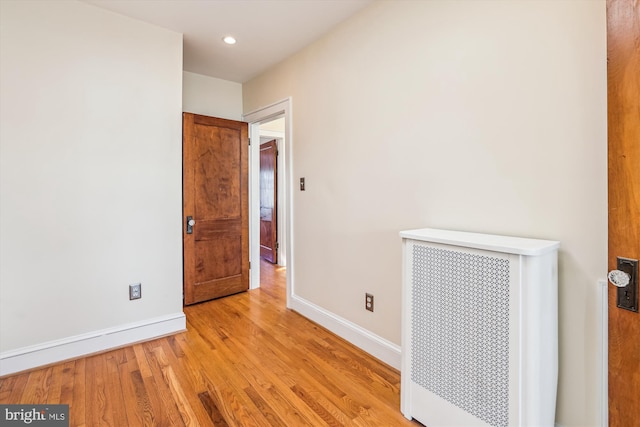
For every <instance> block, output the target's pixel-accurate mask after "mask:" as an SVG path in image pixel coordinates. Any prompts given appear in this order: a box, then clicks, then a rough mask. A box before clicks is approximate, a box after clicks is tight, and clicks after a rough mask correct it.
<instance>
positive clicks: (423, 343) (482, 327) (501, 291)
mask: <svg viewBox="0 0 640 427" xmlns="http://www.w3.org/2000/svg"><path fill="white" fill-rule="evenodd" d="M412 268H413V271H412V278H413V283H412V286H411V288H412V295H411V298H412V301H413V305H412V313H411V322H412V325H411V331H412V332H411V342H412V349H411V352H412V356H411V379H412V381H414V382H415V383H416V384H418V385H420V386H422V387H424V388H425V389H427V390H429V391H431V392H432V393H435V394H436V395H438V396H440V397H441V398H443V399H445V400H447V401H448V402H450V403H452V404H453V405H455V406H457V407H459V408H461V409H463V410H464V411H467V412H469V413H471V414H473V415H475V416H476V417H478V418H479V419H481V420H483V421H485V422H486V423H488V424H490V425H493V426H500V427H502V426H507V425H508V423H509V288H510V283H509V278H510V270H509V268H510V266H509V259H508V258H507V257H499V256H485V255H476V254H471V253H464V252H456V251H450V250H445V249H438V248H434V247H430V246H425V245H418V244H416V245H414V246H413V266H412Z"/></svg>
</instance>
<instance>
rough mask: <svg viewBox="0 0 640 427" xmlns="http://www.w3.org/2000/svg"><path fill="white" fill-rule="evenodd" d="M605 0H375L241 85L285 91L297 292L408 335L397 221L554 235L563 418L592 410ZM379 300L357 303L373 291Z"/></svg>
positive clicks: (275, 95)
mask: <svg viewBox="0 0 640 427" xmlns="http://www.w3.org/2000/svg"><path fill="white" fill-rule="evenodd" d="M605 22H606V20H605V4H604V1H577V2H576V1H509V2H505V1H457V2H454V1H422V2H417V1H411V2H409V1H382V2H376V3H374V4H372V5H371V6H370V7H368V8H366V9H364V10H363V11H362V12H361V13H359V14H357V15H356V16H354V17H353V18H352V19H350V20H348V21H346V22H345V23H343V24H342V25H340V26H338V27H337V28H336V29H335V30H333V31H332V32H331V33H329V34H328V35H327V36H325V37H324V38H322V39H321V40H319V41H317V42H316V43H314V44H313V45H311V46H309V47H307V48H306V49H303V50H302V51H300V52H299V53H298V54H296V55H295V56H294V57H292V58H290V59H289V60H287V61H285V62H283V63H281V64H279V65H278V66H276V67H275V68H273V69H272V70H270V71H268V72H266V73H265V74H263V75H261V76H259V77H257V78H256V79H254V80H252V81H250V82H247V83H246V84H244V85H243V107H244V110H245V112H248V111H253V110H256V109H257V108H259V107H261V106H264V105H269V104H271V103H273V102H275V101H278V100H281V99H284V98H286V97H288V96H291V97H292V99H293V110H294V111H293V122H292V126H293V140H292V146H293V159H294V160H293V161H294V165H293V180H294V188H295V183H296V182H297V180H298V178H299V177H302V176H304V177H306V185H307V190H306V191H305V192H299V191H296V192H295V193H294V217H293V223H294V248H293V255H294V257H295V258H294V261H293V263H294V265H295V272H294V277H293V280H294V289H295V293H296V295H298V296H300V297H302V298H304V299H306V300H308V301H310V302H311V303H313V304H316V305H317V306H319V307H321V308H322V309H324V310H327V311H328V312H330V313H333V314H335V315H336V316H339V317H341V318H344V319H347V320H348V321H349V322H352V323H354V324H356V325H358V326H361V327H362V328H365V329H366V330H368V331H371V332H372V333H373V334H375V335H377V336H379V337H382V338H384V339H386V340H389V341H391V342H393V343H395V344H398V345H399V344H400V310H401V307H400V294H401V277H400V276H401V266H400V264H401V247H400V239H399V237H398V232H399V231H400V230H402V229H410V228H420V227H435V228H445V229H458V230H466V231H476V232H485V233H497V234H506V235H515V236H526V237H533V238H542V239H552V240H560V241H561V243H562V246H561V252H560V273H559V274H560V277H559V300H560V313H559V316H560V323H561V324H560V379H559V390H558V391H559V397H558V408H557V421H558V422H559V423H560V424H561V425H563V426H586V425H595V424H596V423H597V421H598V398H599V396H598V393H599V390H598V388H597V386H598V384H597V378H598V360H597V355H598V348H597V342H598V340H597V337H598V323H597V319H596V314H597V311H598V310H597V307H598V306H597V298H598V292H597V289H598V288H597V280H598V279H599V278H601V277H603V276H604V275H605V274H606V268H607V265H606V250H607V249H606V248H607V244H606V243H607V206H606V203H607V192H606V191H607V189H606V138H607V134H606V37H605V36H606V33H605ZM365 292H371V293H373V294H374V295H375V300H376V305H375V306H376V311H375V312H374V313H369V312H367V311H365V310H364V302H363V301H364V294H365Z"/></svg>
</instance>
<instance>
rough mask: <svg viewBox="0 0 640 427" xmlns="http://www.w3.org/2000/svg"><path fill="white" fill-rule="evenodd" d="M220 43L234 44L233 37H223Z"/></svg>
mask: <svg viewBox="0 0 640 427" xmlns="http://www.w3.org/2000/svg"><path fill="white" fill-rule="evenodd" d="M222 41H223V42H225V43H226V44H236V39H235V37H232V36H225V37H224V38H223V39H222Z"/></svg>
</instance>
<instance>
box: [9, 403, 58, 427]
mask: <svg viewBox="0 0 640 427" xmlns="http://www.w3.org/2000/svg"><path fill="white" fill-rule="evenodd" d="M0 425H2V426H7V427H9V426H37V427H69V405H0Z"/></svg>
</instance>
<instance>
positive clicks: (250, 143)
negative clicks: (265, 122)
mask: <svg viewBox="0 0 640 427" xmlns="http://www.w3.org/2000/svg"><path fill="white" fill-rule="evenodd" d="M249 147H251V138H249Z"/></svg>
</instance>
